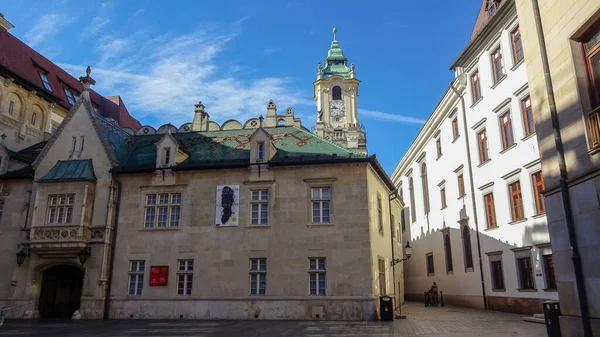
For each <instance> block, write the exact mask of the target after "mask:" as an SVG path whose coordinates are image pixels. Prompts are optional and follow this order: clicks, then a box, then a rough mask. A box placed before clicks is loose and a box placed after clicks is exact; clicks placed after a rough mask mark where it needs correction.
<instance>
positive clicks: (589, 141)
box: [517, 0, 600, 336]
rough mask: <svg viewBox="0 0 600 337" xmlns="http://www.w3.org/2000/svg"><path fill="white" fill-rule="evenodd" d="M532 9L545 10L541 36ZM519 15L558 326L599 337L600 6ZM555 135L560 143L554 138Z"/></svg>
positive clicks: (592, 2) (579, 4) (525, 9)
mask: <svg viewBox="0 0 600 337" xmlns="http://www.w3.org/2000/svg"><path fill="white" fill-rule="evenodd" d="M534 4H537V7H538V10H539V11H538V14H539V18H540V21H539V27H540V28H541V31H542V32H543V34H541V35H540V34H538V25H537V23H536V15H535V12H534V8H535V7H534ZM517 11H518V13H519V17H521V18H524V19H523V20H522V22H523V24H522V33H523V46H524V48H525V50H526V51H527V57H526V66H527V77H528V80H529V87H530V92H531V99H532V104H533V108H534V114H535V123H536V128H537V139H538V143H539V148H540V155H541V165H542V169H543V171H544V178H545V184H546V186H545V193H544V195H545V200H546V205H547V209H548V214H547V217H548V226H549V230H550V238H551V246H552V250H553V252H554V256H555V262H556V280H557V284H558V294H559V298H560V309H561V313H562V316H561V317H560V327H561V330H562V335H563V336H597V335H600V294H599V293H598V287H599V286H600V274H599V273H600V272H599V269H598V267H597V266H598V261H599V260H598V259H599V256H600V255H599V254H598V251H599V248H600V240H599V238H600V227H599V226H598V225H599V223H600V220H599V219H600V200H599V197H598V195H599V194H600V178H599V177H598V173H599V172H600V154H599V153H600V151H599V149H600V118H599V116H600V112H599V111H600V108H599V107H600V99H599V98H600V82H599V81H598V79H599V78H600V77H599V74H600V67H599V65H600V63H599V62H598V58H599V57H600V53H599V52H598V51H599V48H600V44H598V41H600V39H599V36H600V35H599V34H600V29H599V28H598V27H599V25H600V1H598V0H572V1H552V0H546V1H525V0H517ZM540 46H543V47H545V48H544V49H545V50H542V49H541V48H540ZM544 61H546V65H547V68H546V69H545V67H544ZM546 72H547V73H548V77H546V76H545V73H546ZM547 80H548V81H549V82H551V84H552V85H551V86H550V85H547V83H548V82H546V81H547ZM552 100H553V102H552ZM552 110H554V112H555V117H556V119H555V121H554V122H553V120H552V119H553V118H552V112H551V111H552ZM557 131H558V132H557ZM557 134H559V135H560V138H559V139H557V138H555V137H556V135H557ZM561 152H562V155H561ZM561 159H562V160H561ZM561 162H562V163H561ZM578 269H579V271H580V273H579V271H578ZM586 316H587V318H586ZM582 318H584V319H583V320H582ZM582 323H584V324H582ZM584 326H587V328H586V329H584Z"/></svg>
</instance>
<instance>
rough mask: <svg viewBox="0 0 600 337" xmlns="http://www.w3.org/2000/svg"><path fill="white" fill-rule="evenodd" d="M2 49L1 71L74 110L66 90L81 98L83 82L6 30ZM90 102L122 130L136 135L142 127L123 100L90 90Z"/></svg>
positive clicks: (0, 32) (1, 38)
mask: <svg viewBox="0 0 600 337" xmlns="http://www.w3.org/2000/svg"><path fill="white" fill-rule="evenodd" d="M0 46H1V47H0V71H4V72H8V73H9V75H12V77H14V78H15V82H19V83H20V84H22V85H24V86H25V87H29V89H33V90H36V91H37V92H38V93H39V94H40V96H42V97H44V98H47V99H50V100H52V101H55V102H56V103H57V104H59V105H60V106H62V107H63V108H65V109H67V110H69V109H71V104H69V101H68V100H67V97H66V94H65V92H64V90H63V87H64V86H67V87H69V88H71V89H73V90H74V91H75V92H76V93H77V95H79V94H80V93H81V91H83V84H81V82H79V80H77V79H76V78H75V77H73V76H71V75H69V74H68V73H67V72H66V71H64V70H63V69H61V68H60V67H59V66H57V65H56V64H54V63H53V62H52V61H50V60H48V59H47V58H45V57H44V56H43V55H41V54H40V53H38V52H37V51H35V50H33V49H32V48H31V47H29V46H28V45H26V44H25V43H23V42H22V41H21V40H19V39H17V38H16V37H15V36H13V35H12V34H10V33H9V32H8V31H6V30H3V29H0ZM38 68H40V69H42V70H44V71H45V72H47V73H48V74H47V77H48V81H49V82H50V87H52V92H49V91H48V90H46V89H45V88H44V85H43V83H42V79H41V78H40V75H39V69H38ZM90 98H91V100H92V102H93V103H94V104H96V105H97V106H98V112H99V113H100V114H101V115H102V116H104V117H109V118H112V119H114V120H115V121H117V123H119V125H120V126H121V127H128V128H131V129H133V130H134V131H136V130H138V129H139V128H140V127H141V126H142V125H141V124H140V122H139V121H138V120H137V119H135V118H134V117H133V116H131V115H130V114H129V112H128V111H127V108H126V107H125V104H124V103H123V100H121V97H119V96H111V97H108V98H107V97H104V96H102V95H100V94H98V93H97V92H95V91H93V90H90Z"/></svg>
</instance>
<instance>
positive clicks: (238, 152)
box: [118, 126, 366, 171]
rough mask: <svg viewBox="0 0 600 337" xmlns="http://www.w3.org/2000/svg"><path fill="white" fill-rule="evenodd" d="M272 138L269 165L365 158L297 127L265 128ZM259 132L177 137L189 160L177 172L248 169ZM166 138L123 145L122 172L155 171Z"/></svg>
mask: <svg viewBox="0 0 600 337" xmlns="http://www.w3.org/2000/svg"><path fill="white" fill-rule="evenodd" d="M264 130H265V131H266V132H268V133H269V134H270V135H271V137H272V138H273V143H274V145H275V148H276V149H277V153H276V154H275V156H274V157H273V158H272V159H271V160H270V161H269V163H273V164H276V163H286V162H302V161H306V162H308V161H310V162H315V161H324V162H330V161H335V160H340V159H345V160H347V159H350V158H366V156H365V155H364V154H360V153H355V152H352V151H350V150H347V149H345V148H343V147H341V146H338V145H336V144H334V143H331V142H330V141H328V140H325V139H323V138H321V137H318V136H317V135H315V134H313V133H311V132H310V131H308V130H306V129H304V128H302V127H296V126H285V127H271V128H264ZM255 131H256V129H241V130H225V131H207V132H186V133H174V134H172V136H173V137H174V138H175V139H176V140H177V142H178V143H179V146H181V147H182V149H183V150H185V152H186V153H187V154H189V157H188V158H187V159H186V160H185V161H183V162H182V163H180V164H178V165H176V167H175V168H181V169H185V168H202V167H213V166H232V165H240V166H243V165H248V164H249V162H250V137H251V136H252V134H253V133H254V132H255ZM162 137H164V134H156V135H143V136H130V137H129V138H128V139H127V140H126V141H125V142H123V143H122V144H121V149H119V150H118V152H119V153H127V155H126V157H121V158H119V161H120V162H121V166H120V167H119V169H120V170H123V171H135V170H139V169H154V168H155V167H156V149H155V144H156V143H157V142H158V141H159V140H160V139H161V138H162Z"/></svg>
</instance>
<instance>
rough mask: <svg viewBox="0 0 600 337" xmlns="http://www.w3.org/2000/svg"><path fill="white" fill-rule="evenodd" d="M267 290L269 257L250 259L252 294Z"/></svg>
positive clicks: (260, 293)
mask: <svg viewBox="0 0 600 337" xmlns="http://www.w3.org/2000/svg"><path fill="white" fill-rule="evenodd" d="M266 291H267V259H250V295H265V294H266Z"/></svg>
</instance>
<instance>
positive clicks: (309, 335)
mask: <svg viewBox="0 0 600 337" xmlns="http://www.w3.org/2000/svg"><path fill="white" fill-rule="evenodd" d="M403 314H405V315H406V316H407V319H405V320H395V321H393V322H343V321H197V320H193V321H192V320H110V321H102V320H93V321H91V320H90V321H87V320H82V321H46V320H9V321H6V322H4V326H3V327H0V337H4V336H11V337H17V336H23V337H29V336H44V337H45V336H48V337H55V336H56V337H58V336H60V337H63V336H64V337H67V336H68V337H75V336H77V337H104V336H106V337H109V336H110V337H141V336H147V337H179V336H190V337H270V336H285V337H296V336H302V337H326V336H331V337H337V336H339V337H351V336H356V337H369V336H377V337H391V336H419V337H430V336H431V337H433V336H435V337H442V336H467V337H468V336H485V337H497V336H527V337H538V336H539V337H542V336H546V328H545V326H544V325H542V324H535V323H526V322H524V321H523V320H522V315H514V314H507V313H502V312H497V311H483V310H474V309H466V308H459V307H444V308H425V307H423V305H422V304H420V303H408V304H407V305H406V306H404V307H403Z"/></svg>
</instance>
